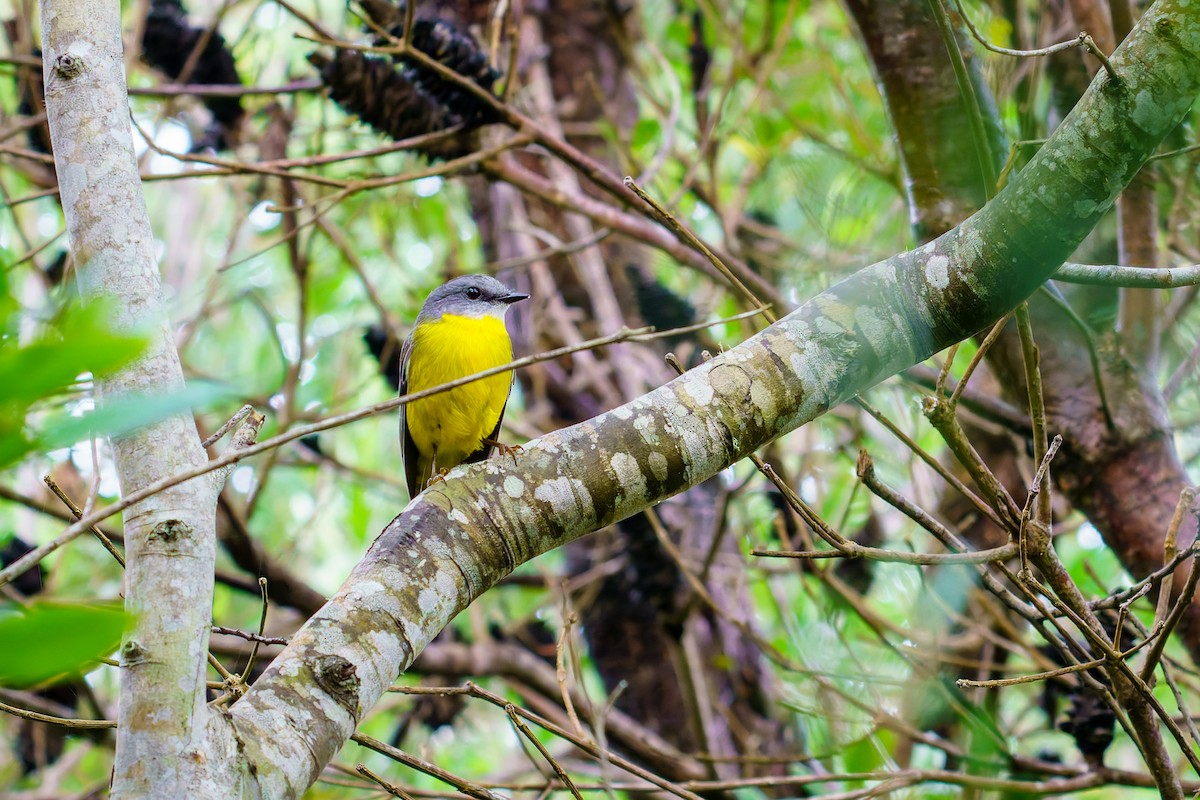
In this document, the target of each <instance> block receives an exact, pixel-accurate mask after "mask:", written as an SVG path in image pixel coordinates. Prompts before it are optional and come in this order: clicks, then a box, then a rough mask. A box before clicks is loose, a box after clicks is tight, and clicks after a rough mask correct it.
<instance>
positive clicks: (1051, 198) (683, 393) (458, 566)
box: [214, 0, 1200, 797]
mask: <svg viewBox="0 0 1200 800" xmlns="http://www.w3.org/2000/svg"><path fill="white" fill-rule="evenodd" d="M1198 46H1200V19H1198V18H1197V15H1196V14H1195V13H1193V12H1190V11H1188V10H1187V9H1186V8H1185V7H1184V4H1183V3H1182V0H1180V2H1173V1H1172V0H1160V2H1159V3H1158V4H1156V5H1155V7H1154V8H1153V9H1152V10H1151V11H1150V12H1149V13H1147V15H1146V16H1145V17H1144V18H1143V20H1142V22H1141V23H1140V24H1139V26H1138V28H1137V29H1136V31H1135V32H1134V34H1133V35H1132V36H1131V37H1130V39H1129V41H1128V42H1127V44H1126V45H1125V46H1124V47H1123V48H1122V49H1120V50H1119V51H1118V52H1117V53H1116V54H1115V55H1114V57H1113V64H1114V66H1115V68H1116V69H1117V70H1118V72H1119V74H1120V75H1121V83H1120V85H1114V84H1113V83H1112V82H1111V81H1110V80H1109V79H1108V78H1107V77H1106V76H1104V75H1101V76H1100V77H1099V78H1098V79H1097V80H1096V81H1095V82H1094V83H1093V85H1092V87H1091V89H1090V90H1089V91H1088V93H1087V95H1086V96H1085V97H1084V99H1083V100H1082V101H1081V103H1080V105H1079V106H1078V107H1077V108H1076V109H1075V111H1074V112H1073V113H1072V115H1071V116H1070V117H1069V118H1068V120H1067V121H1065V122H1064V124H1063V125H1062V127H1061V128H1060V130H1059V131H1058V132H1057V133H1056V134H1055V136H1054V137H1052V138H1051V139H1050V141H1048V142H1047V143H1046V144H1045V145H1044V146H1043V148H1042V149H1041V151H1040V152H1039V154H1038V155H1037V156H1036V157H1035V158H1034V159H1033V161H1032V162H1031V163H1030V164H1029V166H1028V167H1026V169H1025V170H1023V171H1022V172H1021V173H1020V174H1019V175H1018V176H1017V177H1016V178H1015V179H1014V180H1013V181H1012V182H1011V183H1010V184H1009V185H1008V186H1007V187H1006V188H1005V190H1004V191H1002V192H1001V193H1000V194H999V195H998V196H997V197H996V198H995V200H993V201H992V202H991V203H989V204H988V205H987V206H986V207H985V208H984V209H983V210H981V211H980V212H978V213H977V214H975V215H974V216H972V217H971V218H970V219H968V220H967V221H965V222H964V223H963V224H962V225H960V226H958V227H957V228H955V229H954V230H952V231H950V232H948V233H947V234H945V235H944V236H942V237H939V238H938V239H937V240H936V241H934V242H932V243H930V244H928V245H926V246H924V247H921V248H919V249H918V250H914V251H911V252H908V253H904V254H901V255H898V256H895V257H893V258H891V259H888V260H886V261H883V262H880V263H878V264H875V265H873V266H871V267H868V268H866V269H864V270H862V271H860V272H859V273H857V274H855V275H854V276H851V277H850V278H849V279H847V280H846V281H844V282H842V283H840V284H838V285H837V286H834V287H833V288H831V289H830V290H828V291H826V292H825V293H823V294H821V295H820V296H818V297H816V298H814V299H813V300H811V301H809V302H808V303H806V304H804V305H803V306H802V307H801V308H800V309H798V310H797V311H796V312H794V313H793V314H791V315H789V316H788V317H787V318H785V319H784V320H781V321H780V322H779V323H778V324H776V325H774V326H772V327H771V328H769V329H767V330H766V331H764V332H763V333H761V334H759V335H758V336H755V337H754V338H752V339H750V340H749V341H747V342H745V343H744V344H742V345H739V346H738V347H736V348H733V349H731V350H729V351H728V352H726V353H724V354H722V355H720V356H718V357H716V358H714V359H713V360H712V361H710V362H708V363H706V364H704V365H703V366H701V367H698V368H696V369H694V370H692V371H690V372H688V373H686V374H685V375H684V376H682V377H680V378H679V379H677V380H675V381H673V382H671V383H669V384H667V385H666V386H663V387H661V388H660V389H657V390H655V391H653V392H650V393H649V394H647V395H645V396H643V397H642V398H639V399H638V400H635V401H633V402H631V403H628V404H626V405H625V406H622V407H620V408H617V409H614V410H613V411H610V412H608V413H606V414H603V415H601V416H599V417H597V418H596V419H594V420H590V421H588V422H584V423H581V424H579V425H575V426H572V427H570V428H566V429H564V430H560V431H556V432H554V433H551V434H548V435H547V436H544V437H542V438H541V439H539V440H535V441H533V442H530V443H529V444H528V445H527V446H526V447H525V453H524V455H523V456H522V457H521V458H520V460H519V462H518V464H516V465H514V464H513V463H512V461H511V460H507V459H493V460H491V461H488V462H485V463H483V464H479V465H474V466H473V467H471V468H469V469H461V468H460V469H459V470H456V471H454V472H453V473H452V474H451V479H450V480H447V481H446V482H444V483H442V484H439V485H438V486H437V487H434V488H433V489H431V490H430V491H428V492H426V493H425V494H424V495H422V496H421V498H419V499H418V500H417V501H415V502H414V503H412V504H411V505H409V506H408V507H407V508H406V509H405V511H404V512H402V513H401V514H400V516H399V517H397V518H396V520H394V521H393V522H392V523H391V524H390V525H389V526H388V528H387V529H385V530H384V532H383V534H382V535H381V536H380V538H379V539H378V540H377V541H376V542H375V544H374V545H373V546H372V548H371V550H370V551H369V553H368V554H367V556H366V558H365V559H364V560H363V561H362V562H361V563H360V564H359V565H358V567H356V569H355V570H354V572H353V573H352V574H351V576H350V577H349V579H348V580H347V582H346V583H345V584H344V585H343V587H342V588H341V589H340V590H339V592H338V593H337V595H336V596H335V597H334V598H333V599H332V600H331V601H330V602H329V603H328V604H327V605H326V606H325V607H324V608H323V609H322V610H321V612H319V613H318V614H317V615H316V616H315V617H314V618H313V619H312V620H310V622H309V623H308V625H306V626H305V628H304V629H303V630H301V631H300V632H299V633H298V634H297V635H296V637H295V638H294V639H293V640H292V643H291V644H290V645H289V647H288V648H287V650H285V651H284V653H283V654H282V655H281V656H280V657H279V658H278V659H277V660H276V661H275V663H274V664H272V666H271V668H270V669H269V670H268V671H267V673H266V675H265V676H264V677H263V679H261V680H260V681H259V682H258V683H257V684H256V685H255V686H254V687H253V688H252V689H251V691H250V692H249V693H248V694H247V695H246V696H245V697H244V698H243V699H242V700H241V701H240V702H238V703H237V704H236V705H234V706H233V708H232V709H231V711H230V716H229V718H228V721H229V722H230V723H231V724H232V727H233V730H234V731H236V734H237V737H238V739H239V741H240V744H241V746H242V748H244V750H243V752H244V753H245V758H246V760H247V762H248V763H249V764H250V765H251V770H252V772H253V776H254V777H253V780H254V781H255V783H256V785H257V789H258V790H259V791H261V792H262V794H263V795H264V796H272V797H275V796H285V797H291V796H297V795H298V794H300V793H301V792H302V791H303V790H304V789H305V788H306V787H307V786H308V785H309V784H310V783H311V782H312V781H313V780H315V778H316V777H317V775H318V774H319V771H320V769H321V767H322V766H323V765H324V764H325V763H326V762H327V761H328V760H329V759H330V758H331V757H332V756H333V754H334V753H335V752H336V751H337V749H338V747H340V746H341V744H342V742H344V741H345V739H346V738H347V737H348V736H349V734H350V732H351V731H352V730H353V728H354V726H355V724H356V723H357V721H358V720H359V719H361V717H362V715H363V714H365V713H366V711H367V710H369V709H370V708H371V706H372V705H374V703H375V702H376V701H377V700H378V698H379V697H380V695H381V694H382V692H383V691H384V690H385V689H386V688H387V686H388V685H389V684H390V682H391V681H392V680H393V678H394V677H395V675H396V674H397V672H398V671H400V670H401V669H403V668H404V667H406V666H407V665H408V664H409V663H411V661H412V659H413V657H414V656H415V654H416V653H417V652H419V651H420V650H421V649H422V648H423V647H424V646H425V644H426V643H428V642H429V641H430V639H431V638H432V637H433V636H434V635H436V633H437V632H438V631H439V630H441V628H442V627H444V626H445V624H446V623H447V622H448V621H449V620H450V619H451V618H452V617H453V616H454V615H455V614H457V613H458V612H459V611H461V610H462V609H463V608H465V607H466V605H467V604H469V603H470V602H471V600H472V599H473V598H475V597H477V596H478V595H479V594H481V593H482V592H483V591H485V590H486V589H487V588H488V587H490V586H491V585H492V584H493V583H495V581H496V580H498V579H499V578H500V577H502V576H503V575H505V574H507V573H508V572H509V571H511V570H512V568H513V567H515V566H516V565H517V564H519V563H522V562H524V561H525V560H527V559H529V558H532V557H533V556H535V555H537V554H539V553H542V552H545V551H546V550H548V549H550V548H552V547H557V546H560V545H562V544H563V543H565V542H567V541H570V540H572V539H574V538H576V537H578V536H581V535H583V534H584V533H586V532H588V531H591V530H594V529H596V528H598V527H600V526H603V525H605V524H609V523H611V522H613V521H616V520H619V519H622V518H624V517H627V516H629V515H631V514H633V513H635V512H637V511H639V510H642V509H644V508H646V507H648V506H649V505H652V504H654V503H656V502H659V501H660V500H662V499H664V498H665V497H667V496H669V495H671V494H674V493H676V492H679V491H682V490H683V489H686V488H687V487H689V486H693V485H696V484H697V483H699V482H701V481H703V480H705V479H707V478H708V477H710V476H712V475H714V474H716V472H718V471H719V470H720V469H723V468H724V467H725V466H727V465H728V464H731V463H733V462H735V461H737V460H739V459H741V458H743V457H744V456H745V455H746V454H748V453H749V452H752V451H753V450H755V449H757V448H758V447H761V446H762V445H763V444H764V443H766V442H768V441H770V440H771V439H774V438H776V437H778V436H780V435H782V434H784V433H786V432H788V431H790V430H793V429H794V428H796V427H797V426H799V425H801V424H803V423H804V422H807V421H810V420H812V419H814V418H815V417H817V416H819V415H820V414H821V413H823V412H824V411H826V410H827V409H829V408H831V407H832V406H833V405H835V404H837V403H839V402H841V401H844V400H846V399H847V398H849V397H851V396H853V395H854V394H856V393H857V392H859V391H862V390H863V389H865V388H867V387H869V386H871V385H873V384H875V383H877V382H878V381H880V380H882V379H883V378H885V377H887V376H888V375H891V374H894V373H895V372H897V371H898V370H900V369H902V368H904V367H906V366H908V365H910V364H913V363H916V362H918V361H921V360H923V359H925V358H927V357H928V356H929V355H931V354H932V353H934V352H937V351H939V350H941V349H942V348H944V347H946V346H948V345H949V344H951V343H953V342H956V341H959V340H961V339H963V338H965V337H966V336H968V335H971V334H973V333H975V332H976V331H979V330H981V329H982V328H984V327H985V326H986V325H988V324H989V323H991V322H992V321H994V320H996V319H998V318H999V317H1000V316H1002V315H1003V314H1004V313H1006V312H1007V311H1008V310H1010V309H1011V308H1013V307H1014V306H1015V305H1016V304H1017V303H1019V302H1020V301H1021V300H1022V299H1024V298H1025V297H1027V296H1028V295H1029V294H1030V293H1032V292H1033V291H1034V290H1035V289H1036V288H1037V287H1038V286H1040V285H1041V284H1042V283H1043V282H1044V281H1045V280H1046V279H1047V278H1048V277H1049V276H1050V275H1052V274H1053V272H1054V271H1055V270H1056V269H1057V268H1058V266H1059V265H1060V264H1061V263H1062V262H1063V261H1064V260H1065V259H1066V257H1067V255H1068V254H1069V253H1070V252H1071V250H1072V249H1073V248H1074V247H1075V246H1076V245H1077V244H1078V243H1079V241H1081V240H1082V239H1083V237H1084V236H1085V235H1086V234H1087V233H1088V231H1090V230H1091V228H1092V227H1093V226H1094V225H1095V224H1096V221H1097V220H1098V219H1099V218H1100V217H1101V216H1102V215H1103V214H1105V213H1107V212H1108V211H1109V210H1110V209H1111V208H1112V205H1113V202H1114V201H1115V198H1116V194H1117V193H1118V192H1119V191H1120V189H1121V188H1122V187H1123V186H1124V185H1125V184H1126V183H1127V182H1128V181H1129V180H1130V179H1131V178H1132V176H1133V175H1134V174H1135V173H1136V171H1137V169H1138V168H1139V167H1140V165H1141V164H1142V163H1143V162H1144V160H1145V159H1146V158H1147V157H1148V156H1149V155H1150V154H1151V153H1152V152H1153V150H1154V148H1155V147H1156V146H1157V144H1158V142H1159V141H1161V139H1162V138H1163V137H1164V136H1165V135H1166V134H1167V132H1169V131H1170V130H1171V129H1172V128H1173V127H1174V126H1175V125H1176V124H1177V123H1178V121H1179V119H1180V118H1181V117H1182V116H1183V114H1184V113H1185V112H1186V111H1187V109H1188V108H1189V106H1190V105H1191V102H1192V100H1193V98H1194V96H1195V94H1196V92H1197V90H1198V89H1200V63H1198V61H1197V57H1196V55H1195V54H1196V52H1198V49H1197V48H1198ZM1096 131H1104V132H1105V135H1104V136H1103V137H1101V136H1097V135H1095V132H1096ZM221 727H222V728H223V727H224V726H221ZM227 733H228V731H227V730H226V731H224V733H222V731H221V730H218V729H214V735H218V736H220V737H221V739H222V741H225V734H227ZM234 788H235V787H234V786H233V785H232V784H231V786H230V789H231V790H233V789H234ZM241 789H242V790H244V791H249V789H248V788H247V787H241Z"/></svg>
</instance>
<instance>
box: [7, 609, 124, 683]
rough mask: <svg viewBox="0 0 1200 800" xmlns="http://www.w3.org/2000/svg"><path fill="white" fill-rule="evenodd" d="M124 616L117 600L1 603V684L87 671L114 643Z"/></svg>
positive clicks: (53, 679)
mask: <svg viewBox="0 0 1200 800" xmlns="http://www.w3.org/2000/svg"><path fill="white" fill-rule="evenodd" d="M129 619H130V618H129V615H128V614H126V613H125V612H124V611H123V610H122V608H121V606H120V605H118V604H116V603H103V604H101V603H70V602H63V601H48V600H43V601H37V602H35V603H33V604H31V605H30V606H29V607H27V608H19V607H16V606H11V605H10V606H6V607H0V686H10V687H15V688H24V687H28V686H35V685H39V684H44V683H47V682H50V681H57V680H60V679H63V678H67V677H71V676H74V675H80V674H82V673H84V672H87V671H88V670H90V669H92V668H93V667H94V666H95V661H96V659H98V658H101V657H102V656H106V655H108V654H109V653H111V652H113V650H115V649H116V648H117V645H118V644H120V642H121V634H122V633H123V632H124V630H125V628H126V626H127V624H128V623H129Z"/></svg>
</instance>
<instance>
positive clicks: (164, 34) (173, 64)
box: [142, 0, 246, 150]
mask: <svg viewBox="0 0 1200 800" xmlns="http://www.w3.org/2000/svg"><path fill="white" fill-rule="evenodd" d="M207 34H208V31H207V29H205V28H195V27H192V26H191V25H189V24H188V22H187V10H186V9H185V8H184V7H183V4H182V2H180V0H153V1H152V2H151V3H150V12H149V13H148V14H147V15H146V29H145V32H144V33H143V34H142V59H143V60H144V61H145V62H146V63H147V64H149V65H150V66H152V67H154V68H155V69H157V70H159V71H161V72H162V73H164V74H165V75H166V76H167V77H169V78H171V79H172V80H174V79H176V78H178V77H180V76H181V75H182V74H183V69H184V67H185V66H187V63H188V60H189V58H190V57H191V54H192V51H193V50H195V48H196V46H197V45H198V44H199V43H200V41H201V40H202V39H204V37H205V36H206V35H207ZM186 80H187V81H188V82H189V83H198V84H205V85H214V86H221V85H229V86H241V84H242V81H241V78H240V77H238V73H237V66H236V64H235V63H234V60H233V53H232V52H230V50H229V46H228V45H227V44H226V43H225V37H223V36H221V32H220V31H215V30H214V31H213V32H212V35H211V36H208V38H207V41H205V42H204V45H203V47H202V48H201V50H200V54H199V55H198V56H197V57H196V64H195V67H194V68H193V70H192V72H191V74H190V75H188V76H187V77H186ZM204 105H205V106H206V107H207V108H208V110H209V112H210V113H211V114H212V116H213V122H212V124H211V125H209V127H208V130H207V131H205V135H204V137H203V138H202V139H200V140H199V141H197V142H196V144H195V146H194V147H193V150H203V149H204V148H206V147H212V148H213V149H216V150H224V149H229V148H230V147H232V146H233V145H234V144H235V143H236V135H237V129H238V127H239V126H240V124H241V121H242V118H243V117H244V116H245V113H246V112H245V110H244V109H243V108H242V100H241V98H240V97H206V98H204Z"/></svg>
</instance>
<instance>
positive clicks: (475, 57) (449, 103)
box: [379, 19, 500, 127]
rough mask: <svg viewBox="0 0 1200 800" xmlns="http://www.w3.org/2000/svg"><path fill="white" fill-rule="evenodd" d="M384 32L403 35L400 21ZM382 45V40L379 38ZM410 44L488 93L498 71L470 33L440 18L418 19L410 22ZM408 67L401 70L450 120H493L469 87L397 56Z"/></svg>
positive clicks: (488, 108)
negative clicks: (448, 115) (411, 27)
mask: <svg viewBox="0 0 1200 800" xmlns="http://www.w3.org/2000/svg"><path fill="white" fill-rule="evenodd" d="M388 33H390V34H391V35H392V36H394V37H396V38H397V39H399V38H400V37H402V36H403V35H404V23H403V22H401V23H399V24H397V25H394V26H392V27H391V28H390V29H389V31H388ZM379 44H380V45H386V44H387V42H386V41H380V42H379ZM412 46H413V47H415V48H416V49H417V50H420V51H421V52H422V53H424V54H425V55H427V56H429V57H430V58H432V59H434V60H435V61H437V62H438V63H440V64H442V65H443V66H445V67H449V68H450V69H452V70H454V71H455V72H457V73H458V74H459V75H462V76H463V77H464V78H467V79H468V80H470V81H472V82H473V83H475V85H477V86H479V87H480V88H481V89H484V90H485V91H487V92H488V93H489V94H494V91H493V86H494V85H495V83H496V81H497V80H498V79H499V77H500V73H499V72H498V71H497V70H496V69H495V68H493V67H492V65H491V64H490V63H488V59H487V55H486V54H485V53H483V52H482V51H481V50H480V49H479V45H478V44H476V43H475V40H474V39H473V38H471V36H469V35H467V34H465V33H462V32H460V31H459V30H458V29H457V28H455V27H454V26H453V25H451V24H450V23H449V22H446V21H445V20H442V19H418V20H415V21H414V22H413V30H412ZM401 60H402V62H403V63H405V64H406V65H407V67H408V69H407V70H406V72H405V75H406V77H408V78H409V79H410V80H411V81H413V83H415V84H417V85H418V86H420V87H421V89H422V90H423V91H425V93H426V94H428V95H430V96H431V97H433V98H434V99H436V100H437V101H438V102H440V103H442V105H444V106H445V107H446V108H447V109H448V111H449V114H450V117H451V118H452V119H453V120H454V123H453V124H458V123H460V122H461V123H463V124H465V125H468V126H472V127H473V126H476V125H487V124H489V123H492V122H496V121H497V116H496V113H495V111H494V110H493V109H492V107H491V106H490V105H488V104H487V103H485V102H484V101H483V100H481V99H480V98H479V97H477V96H476V95H475V94H474V93H472V92H471V91H470V90H468V89H466V88H465V87H463V86H460V85H458V84H456V83H454V82H453V81H449V80H446V79H445V78H443V77H442V76H441V75H438V74H437V73H436V72H434V71H433V70H431V69H428V68H427V67H425V66H423V65H421V64H417V63H415V62H414V61H413V60H411V59H401Z"/></svg>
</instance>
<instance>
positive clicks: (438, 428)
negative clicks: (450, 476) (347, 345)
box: [406, 314, 512, 467]
mask: <svg viewBox="0 0 1200 800" xmlns="http://www.w3.org/2000/svg"><path fill="white" fill-rule="evenodd" d="M509 361H512V342H511V341H510V340H509V338H508V331H507V330H505V328H504V323H503V322H502V321H501V320H499V319H496V318H494V317H482V318H473V317H459V316H454V315H452V314H443V315H442V318H441V319H439V320H437V321H436V322H427V323H424V324H422V325H421V326H420V327H418V328H417V329H416V330H415V331H414V333H413V345H412V351H411V353H410V355H409V364H408V391H409V392H419V391H421V390H423V389H429V388H431V387H433V386H437V385H439V384H442V383H446V382H448V381H453V380H457V379H459V378H463V377H466V376H468V375H473V374H475V373H476V372H481V371H483V370H485V369H491V368H492V367H498V366H500V365H501V364H505V363H507V362H509ZM511 386H512V373H511V372H503V373H500V374H498V375H493V376H491V377H490V378H483V379H481V380H478V381H473V382H471V383H468V384H466V385H465V386H459V387H457V388H455V389H451V390H449V391H446V392H442V393H440V394H436V395H434V396H432V397H427V398H425V399H424V400H417V401H416V402H413V403H410V404H409V406H408V409H407V412H406V416H407V423H408V430H409V435H411V436H412V439H413V443H414V444H415V445H416V446H417V450H419V451H420V452H421V454H422V455H423V456H424V457H426V458H430V457H432V456H433V454H434V453H435V452H436V454H437V465H438V467H447V466H454V465H456V464H459V463H461V462H462V461H463V460H464V459H465V458H467V456H469V455H471V454H472V453H474V452H475V451H476V450H478V449H479V448H480V447H481V446H482V440H483V439H484V438H485V437H487V436H490V435H491V433H492V431H493V430H495V428H496V423H497V422H499V421H500V415H501V413H503V411H504V404H505V402H506V401H507V400H508V392H509V389H510V388H511Z"/></svg>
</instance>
